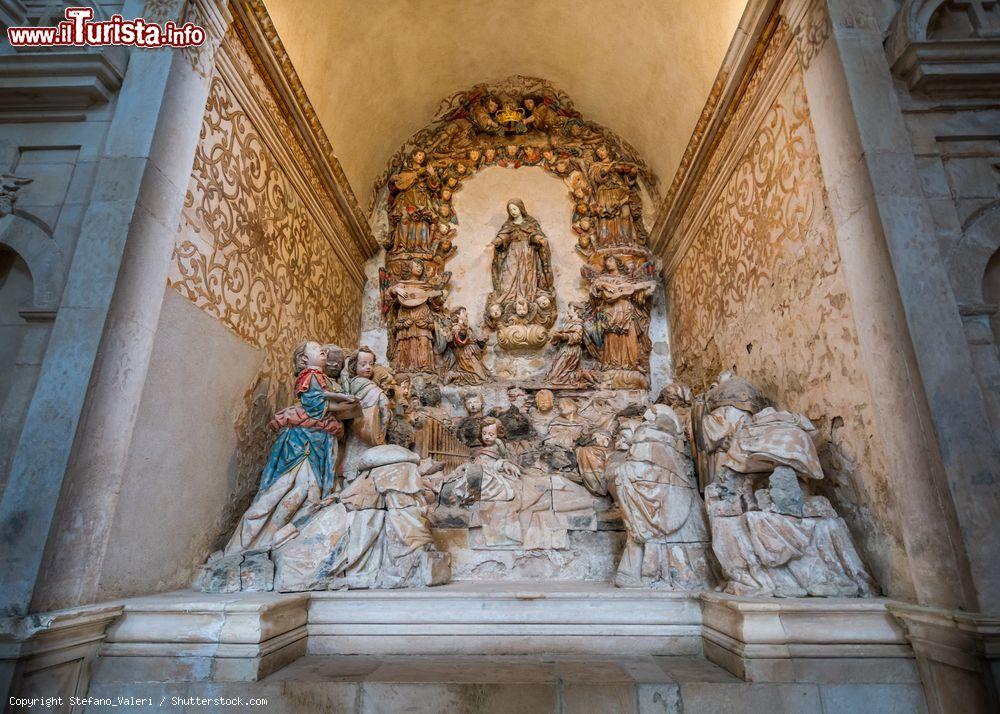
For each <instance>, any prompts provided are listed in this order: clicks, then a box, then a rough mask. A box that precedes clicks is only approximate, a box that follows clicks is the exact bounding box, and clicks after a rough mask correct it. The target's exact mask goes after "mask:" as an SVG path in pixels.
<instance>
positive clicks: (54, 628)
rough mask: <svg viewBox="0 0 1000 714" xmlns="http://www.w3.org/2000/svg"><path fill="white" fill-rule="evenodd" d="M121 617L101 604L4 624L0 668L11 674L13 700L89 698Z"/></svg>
mask: <svg viewBox="0 0 1000 714" xmlns="http://www.w3.org/2000/svg"><path fill="white" fill-rule="evenodd" d="M121 614H122V606H121V604H119V603H113V604H112V603H103V604H100V605H86V606H83V607H74V608H69V609H67V610H57V611H55V612H46V613H41V614H36V615H30V616H28V617H26V618H23V619H21V620H14V621H11V620H6V621H0V667H3V668H4V669H7V668H9V669H11V670H13V675H12V679H11V683H10V692H9V693H10V696H11V697H23V698H28V699H30V698H33V697H40V698H49V697H62V698H63V701H64V702H66V701H68V700H69V698H70V697H74V696H75V697H82V696H85V695H86V693H87V689H88V686H89V684H90V678H91V675H92V672H93V669H94V666H95V662H96V661H97V658H98V652H99V651H100V648H101V644H102V642H103V640H104V638H105V632H106V631H107V629H108V626H109V625H110V624H111V623H112V622H114V621H115V620H116V619H118V618H119V617H121ZM5 704H11V705H12V702H6V703H5ZM13 710H14V707H13V705H12V706H11V709H10V711H13ZM66 710H67V711H69V708H68V707H67V709H66Z"/></svg>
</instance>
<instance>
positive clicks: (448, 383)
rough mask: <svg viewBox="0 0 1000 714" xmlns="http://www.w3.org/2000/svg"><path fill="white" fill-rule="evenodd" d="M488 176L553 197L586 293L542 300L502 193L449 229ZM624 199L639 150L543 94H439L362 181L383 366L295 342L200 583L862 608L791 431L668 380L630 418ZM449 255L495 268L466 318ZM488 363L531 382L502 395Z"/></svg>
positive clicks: (544, 244)
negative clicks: (488, 226) (564, 198)
mask: <svg viewBox="0 0 1000 714" xmlns="http://www.w3.org/2000/svg"><path fill="white" fill-rule="evenodd" d="M492 165H498V166H505V167H510V168H515V169H516V168H519V167H522V166H539V167H542V168H544V169H545V170H546V171H548V172H549V173H551V174H553V175H555V176H558V177H559V178H560V179H562V181H563V182H564V184H565V186H566V188H567V194H568V197H569V198H570V201H571V204H572V212H571V218H570V220H571V222H572V229H573V231H574V232H575V234H576V236H577V242H576V251H577V253H578V254H579V256H580V258H581V260H582V264H583V265H582V269H581V270H580V271H579V277H578V279H579V280H580V281H581V288H583V290H582V291H581V292H582V293H583V294H585V295H586V299H585V300H582V301H578V302H569V303H567V302H565V301H564V298H565V296H560V295H559V294H558V291H557V289H556V285H557V280H556V273H557V271H559V270H566V269H567V266H565V265H554V264H553V260H552V251H551V246H550V243H549V238H548V237H547V235H546V230H545V226H543V225H541V223H540V222H539V221H538V220H537V219H536V218H535V217H534V216H533V215H532V213H531V206H530V205H526V204H525V203H524V202H523V201H521V200H520V199H517V198H507V199H506V200H504V202H503V203H502V204H501V205H502V208H503V216H504V218H503V221H502V223H501V224H500V225H499V226H498V228H497V230H496V233H495V235H493V236H492V238H487V237H484V236H478V237H477V236H464V235H461V236H460V227H459V222H458V216H456V215H455V212H454V209H453V206H452V199H453V197H454V195H455V193H456V192H457V191H459V190H460V189H461V187H462V184H463V182H464V181H466V180H467V179H468V178H469V177H470V176H472V175H473V174H474V173H475V172H476V171H478V170H479V169H481V168H483V167H486V166H492ZM644 187H645V189H646V190H650V191H654V192H655V181H654V180H653V177H652V175H651V174H650V172H649V171H648V169H647V168H646V167H645V166H644V164H643V163H642V162H641V161H640V160H639V159H637V158H636V153H635V151H634V150H632V149H631V147H629V146H628V145H627V144H626V143H625V142H623V141H621V140H620V139H619V138H618V137H616V136H615V135H613V134H612V133H611V132H609V131H608V130H606V129H604V128H603V127H601V126H599V125H597V124H594V123H592V122H588V121H586V120H584V119H582V118H581V117H580V115H579V114H578V113H577V112H576V111H575V110H574V109H573V108H572V105H571V103H570V102H569V100H568V99H567V98H566V97H565V95H563V94H561V93H559V92H556V91H555V90H553V89H552V88H551V87H550V86H548V85H547V84H545V83H542V82H539V81H536V80H530V79H528V78H523V77H516V78H512V79H510V80H506V81H505V82H501V83H498V84H495V85H481V86H477V87H474V88H473V89H472V90H469V91H467V92H460V93H458V94H456V95H454V96H452V97H450V98H449V99H448V100H446V101H445V103H444V106H443V109H442V111H441V112H440V114H439V116H438V118H437V119H436V120H435V122H433V123H432V124H431V125H430V126H429V127H428V128H426V129H425V130H423V131H422V132H420V133H418V134H417V135H416V136H415V137H413V139H411V141H410V142H408V143H407V144H406V145H405V146H404V147H403V149H401V150H400V152H399V153H397V155H396V156H395V157H393V159H392V160H391V161H390V166H389V169H388V170H387V171H386V173H385V175H384V176H383V178H382V181H381V182H380V184H379V186H378V187H377V188H379V189H384V191H383V193H382V196H383V199H384V204H383V207H384V209H385V211H386V215H387V218H388V221H387V226H388V229H387V231H386V233H385V236H384V241H383V243H384V247H385V266H384V268H382V269H381V271H380V274H379V286H378V287H379V295H380V297H381V309H382V314H383V316H384V318H385V327H386V331H387V333H388V334H387V337H388V340H387V343H388V348H387V351H386V357H387V362H388V364H379V363H378V359H377V357H376V355H375V353H374V351H372V350H370V349H368V348H367V347H360V348H359V349H357V350H356V351H354V352H353V353H352V354H350V355H348V354H347V351H345V350H344V349H342V348H341V347H339V346H337V345H331V344H326V345H323V344H321V343H320V342H315V341H307V342H304V343H302V344H301V345H300V346H299V348H298V349H297V350H296V351H295V353H294V355H293V357H292V371H293V374H294V384H295V387H294V390H293V391H294V393H293V394H291V395H289V396H290V397H291V399H292V403H291V405H290V406H288V407H286V408H285V409H282V410H281V411H279V412H278V413H276V414H275V415H274V418H273V420H272V421H271V427H272V429H274V430H275V431H276V438H275V441H274V443H273V446H272V449H271V452H270V457H269V459H268V462H267V464H266V465H265V467H264V469H263V472H262V475H261V480H260V484H259V488H258V491H257V494H256V496H255V497H254V500H253V502H252V503H251V504H250V506H249V508H248V509H247V510H246V512H245V513H244V514H243V516H242V517H241V519H240V521H239V523H237V524H235V527H234V528H233V532H232V535H231V537H230V538H229V540H228V543H227V544H226V546H225V547H224V548H223V549H221V550H220V551H219V552H218V553H216V554H215V555H213V556H212V557H211V558H210V559H209V561H208V562H207V563H206V564H205V566H203V568H202V570H201V574H200V579H199V585H200V587H202V588H203V589H205V590H211V591H236V590H270V589H277V590H283V591H299V590H316V589H328V588H334V589H336V588H401V587H418V586H429V585H436V584H441V583H444V582H448V581H449V580H450V579H451V578H452V576H453V575H455V576H456V577H459V578H461V579H476V578H480V579H489V578H491V577H505V576H508V575H510V576H511V577H512V578H513V577H515V576H516V577H521V576H522V575H523V574H525V573H529V574H534V575H533V576H536V577H553V578H564V577H574V576H573V575H572V573H575V574H576V575H575V577H584V578H587V577H591V578H592V577H593V574H594V573H595V572H600V573H604V575H603V577H607V578H609V579H612V580H613V581H614V584H615V585H617V586H619V587H636V588H640V587H649V588H660V589H666V590H671V591H676V592H681V593H688V594H696V593H699V592H704V591H705V590H707V589H711V588H718V589H722V590H724V591H725V592H727V593H730V594H733V595H742V596H752V595H759V596H779V597H800V596H807V595H812V596H848V597H854V596H868V595H871V594H872V593H873V592H874V590H875V586H874V583H873V582H872V580H871V578H870V576H869V575H868V573H867V571H866V569H865V567H864V564H863V563H862V561H861V558H860V557H859V555H858V553H857V552H856V550H855V548H854V545H853V543H852V540H851V536H850V534H849V532H848V530H847V526H846V524H845V523H844V521H843V520H842V519H841V518H840V517H839V516H838V515H837V513H836V511H835V510H834V508H833V506H832V505H831V503H830V501H829V500H828V499H827V498H825V497H824V496H823V495H822V494H821V493H819V492H818V491H817V485H822V483H823V480H824V474H823V469H822V466H821V464H820V461H819V457H818V455H817V450H816V445H815V443H814V438H815V430H814V428H813V426H812V424H811V423H810V421H809V419H807V418H806V417H805V416H803V415H799V414H792V413H789V412H786V411H782V410H780V409H779V408H777V407H776V406H774V405H771V404H769V403H768V401H767V399H766V398H765V397H764V395H762V394H761V393H760V392H759V391H758V390H757V389H756V388H755V387H754V385H753V384H751V383H750V382H749V381H747V380H745V379H743V378H741V377H739V376H737V375H735V374H732V373H730V372H724V373H722V374H720V375H719V377H718V379H717V381H716V382H715V383H713V384H712V385H711V386H710V387H709V388H708V389H706V390H705V391H704V392H703V393H701V394H698V395H692V393H691V390H690V389H689V388H688V387H686V386H685V385H683V384H680V383H677V382H671V383H669V384H668V385H667V387H666V388H664V389H663V391H662V392H661V393H660V395H659V396H658V398H657V399H656V400H650V398H649V385H650V379H649V377H650V374H649V372H650V364H649V356H650V352H651V349H652V344H651V342H650V337H649V324H650V312H651V305H652V303H653V301H654V299H655V296H656V295H657V292H658V290H659V287H660V285H659V277H658V276H659V273H660V269H659V265H658V263H657V261H656V260H655V258H654V257H653V256H652V254H651V253H650V252H649V250H648V248H647V247H646V242H647V234H646V228H645V224H644V223H643V200H642V196H641V193H642V190H643V188H644ZM498 203H499V200H498ZM459 240H461V241H473V240H475V241H481V243H480V246H481V247H482V248H484V249H487V250H488V251H489V255H490V257H491V261H490V271H489V272H490V275H489V288H490V291H489V294H488V296H487V297H486V300H485V306H484V310H483V313H482V314H470V312H469V310H468V309H467V308H466V307H465V306H462V305H452V304H450V303H449V285H450V281H451V277H452V276H451V273H450V272H449V271H448V270H447V262H448V260H449V258H450V257H451V256H452V255H453V254H454V253H455V252H456V250H457V242H458V241H459ZM487 241H489V242H488V243H487ZM559 284H564V283H559ZM502 355H522V356H523V355H534V356H535V359H536V362H537V363H539V364H541V365H543V366H544V369H542V370H540V371H537V373H532V374H531V376H530V377H529V378H526V377H524V375H519V374H517V373H513V377H511V376H510V374H508V375H507V376H506V377H503V378H501V377H500V376H498V374H497V371H496V370H495V369H493V368H492V367H493V366H494V365H495V364H496V362H497V360H498V359H499V358H500V357H501V356H502ZM449 531H450V533H448V532H449ZM602 549H603V550H602ZM581 554H583V555H582V556H581ZM588 554H589V556H588ZM588 557H589V558H590V559H589V560H588ZM611 557H614V558H615V561H614V562H611V561H610V558H611ZM546 563H547V564H548V566H546ZM545 567H549V570H545ZM532 569H534V570H532Z"/></svg>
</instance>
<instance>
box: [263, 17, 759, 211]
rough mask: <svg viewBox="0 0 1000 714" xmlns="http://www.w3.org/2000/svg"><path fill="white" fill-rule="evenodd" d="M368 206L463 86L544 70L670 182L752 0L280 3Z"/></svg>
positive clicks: (291, 39) (320, 108)
mask: <svg viewBox="0 0 1000 714" xmlns="http://www.w3.org/2000/svg"><path fill="white" fill-rule="evenodd" d="M265 4H266V6H267V10H268V12H269V13H270V15H271V17H272V19H273V21H274V25H275V28H276V29H277V31H278V34H279V35H280V36H281V38H282V41H283V42H284V44H285V47H286V48H287V50H288V54H289V56H290V58H291V60H292V63H293V64H294V66H295V70H296V72H298V75H299V77H300V78H301V80H302V84H303V86H304V87H305V89H306V92H307V93H308V95H309V98H310V100H311V101H312V103H313V104H314V106H315V108H316V111H317V113H318V115H319V118H320V120H321V121H322V123H323V126H324V128H325V130H326V132H327V134H328V135H329V137H330V140H331V142H332V143H333V146H334V148H335V150H336V152H337V156H338V158H339V159H340V161H341V164H342V165H343V167H344V171H345V172H346V174H347V177H348V179H349V180H350V182H351V185H352V186H353V187H354V190H355V192H356V193H357V194H358V196H359V198H360V200H361V202H362V203H366V202H367V201H368V199H369V197H370V188H371V184H372V182H373V181H374V179H375V177H376V176H377V175H378V174H379V172H381V171H382V169H383V167H384V163H385V161H386V159H387V158H388V157H389V156H390V155H391V154H392V153H393V152H394V151H395V150H396V149H397V148H398V147H399V146H400V145H401V144H402V143H403V141H404V140H405V139H406V138H407V137H409V136H410V135H411V134H413V133H414V132H416V131H417V130H418V129H420V128H421V127H423V126H424V125H425V124H426V123H427V122H428V121H429V120H430V119H431V118H432V116H433V115H434V113H435V111H436V109H437V103H438V101H440V99H442V98H443V97H445V96H448V95H450V94H451V93H453V92H456V91H459V90H462V89H466V88H467V87H469V86H472V85H474V84H477V83H479V82H486V81H493V80H498V79H502V78H503V77H506V76H509V75H512V74H524V75H530V76H536V77H542V78H544V79H547V80H549V81H551V82H552V83H553V84H554V85H555V86H557V87H558V88H560V89H562V90H564V91H566V92H567V93H568V94H569V96H570V97H572V98H573V99H574V101H575V102H576V104H577V108H578V109H579V110H580V111H581V112H583V113H584V115H586V116H587V117H588V118H590V119H592V120H594V121H597V122H600V123H601V124H604V125H606V126H608V127H611V128H613V129H614V130H615V131H616V132H618V133H619V135H621V136H622V137H624V138H625V139H627V140H628V141H631V142H632V143H633V144H634V145H635V146H636V147H637V148H638V150H639V152H640V153H641V154H642V155H643V156H645V157H646V158H647V159H648V160H649V163H650V166H651V167H652V169H653V170H654V171H655V172H656V173H657V174H658V175H659V176H660V177H661V179H662V180H664V181H669V179H670V177H671V176H672V175H673V173H674V169H675V168H676V167H677V165H678V163H679V161H680V157H681V154H682V153H683V151H684V148H685V146H686V145H687V141H688V137H689V136H690V135H691V131H692V129H693V128H694V125H695V122H696V121H697V119H698V116H699V113H700V112H701V109H702V106H703V105H704V103H705V99H706V97H707V96H708V93H709V89H710V88H711V86H712V82H713V81H714V80H715V76H716V73H717V72H718V70H719V66H720V64H721V62H722V58H723V57H724V56H725V53H726V50H727V48H728V46H729V41H730V40H731V39H732V37H733V33H734V31H735V30H736V26H737V23H738V22H739V19H740V16H741V14H742V12H743V9H744V7H745V6H746V0H707V1H697V0H616V1H613V2H612V1H610V0H576V2H554V1H552V2H538V1H535V0H531V1H529V2H496V1H495V0H380V1H379V2H354V1H352V0H324V2H315V0H266V1H265Z"/></svg>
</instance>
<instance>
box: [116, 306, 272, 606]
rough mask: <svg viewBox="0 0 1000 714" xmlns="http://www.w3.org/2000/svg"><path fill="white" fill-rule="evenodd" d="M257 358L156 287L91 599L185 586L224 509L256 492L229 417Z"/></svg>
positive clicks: (220, 530)
mask: <svg viewBox="0 0 1000 714" xmlns="http://www.w3.org/2000/svg"><path fill="white" fill-rule="evenodd" d="M263 360H264V352H263V350H260V349H256V348H254V347H253V346H251V345H249V344H247V343H246V342H244V341H243V340H241V339H240V338H239V337H237V336H236V335H235V334H233V333H232V332H231V331H230V330H228V329H226V327H224V326H223V325H222V324H221V323H220V322H218V321H217V320H215V319H213V318H212V317H211V316H209V315H208V314H206V313H205V312H203V311H202V310H199V309H198V308H196V307H195V306H194V305H192V304H191V303H190V302H189V301H187V300H186V299H184V298H183V297H181V296H180V295H178V294H177V293H176V292H175V291H174V290H171V289H169V288H167V289H166V294H165V295H164V300H163V311H162V313H161V315H160V324H159V327H158V329H157V335H156V342H155V346H154V350H153V359H152V361H151V362H150V365H149V378H148V379H147V381H146V386H145V389H144V390H143V395H142V403H141V405H140V408H139V416H138V419H137V420H136V427H135V438H134V439H133V441H132V447H131V450H130V452H129V459H128V467H127V469H126V477H125V481H124V483H123V485H122V492H121V496H120V498H119V505H118V509H117V511H116V512H115V517H114V526H113V528H112V532H111V537H110V539H109V544H108V552H107V554H106V557H105V559H104V565H103V573H102V575H101V581H100V599H102V600H103V599H111V598H116V597H125V596H128V595H136V594H142V593H148V592H164V591H167V590H173V589H176V588H184V587H188V586H189V585H190V583H191V578H192V575H193V574H194V571H195V568H196V567H197V565H199V564H201V563H203V562H204V561H205V559H206V558H207V556H208V555H209V554H210V553H211V552H212V550H213V549H214V548H216V547H218V541H219V539H220V538H221V537H225V536H227V535H228V531H229V530H231V528H232V527H233V523H232V521H233V518H232V515H233V514H232V510H233V506H232V504H234V503H244V504H245V503H246V502H247V500H248V498H249V497H251V496H252V494H253V493H254V492H255V491H256V488H257V482H256V481H254V480H252V479H250V478H248V475H247V474H241V473H240V469H239V468H238V467H237V463H236V452H237V421H238V418H239V416H240V413H241V411H242V410H243V401H244V392H245V391H246V390H247V385H248V384H250V383H251V382H252V380H253V377H254V375H255V374H256V373H257V371H258V370H259V369H260V367H261V366H262V363H263ZM258 476H259V474H258ZM237 515H238V514H237Z"/></svg>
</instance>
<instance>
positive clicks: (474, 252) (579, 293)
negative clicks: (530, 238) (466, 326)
mask: <svg viewBox="0 0 1000 714" xmlns="http://www.w3.org/2000/svg"><path fill="white" fill-rule="evenodd" d="M512 198H520V199H522V200H523V201H524V203H525V206H526V207H527V209H528V211H529V213H530V214H531V215H532V217H534V218H535V219H536V220H537V221H538V222H539V224H540V225H541V227H542V230H544V231H545V235H546V236H547V237H548V239H549V246H550V249H551V252H552V271H553V276H554V278H555V292H556V306H557V312H558V313H559V314H564V313H565V311H566V309H567V306H568V305H569V303H571V302H584V301H586V299H587V291H586V286H585V285H584V280H583V278H582V277H581V275H580V268H582V267H583V265H584V262H583V258H582V257H581V256H580V254H579V253H578V252H577V251H576V239H577V236H576V234H575V233H574V232H573V229H572V212H573V206H572V204H570V203H569V201H567V200H566V187H565V185H564V184H563V182H562V181H560V180H559V179H558V178H556V177H555V176H552V175H551V174H549V173H547V172H546V171H545V170H544V169H542V168H539V167H537V166H528V167H521V168H518V169H512V168H503V167H500V166H490V167H488V168H485V169H483V170H482V171H480V172H479V173H478V174H476V175H475V176H474V177H473V178H472V179H470V180H469V181H468V183H467V184H466V185H465V186H463V188H462V190H461V191H460V192H458V193H456V194H455V199H454V205H455V213H456V214H457V215H459V216H461V223H460V225H459V231H460V235H461V238H460V239H459V240H458V241H457V242H456V248H457V251H456V252H455V255H454V256H452V258H451V259H450V260H449V261H448V270H450V271H451V272H452V278H451V293H450V299H451V300H452V302H454V304H456V305H464V306H465V307H466V309H467V310H468V312H469V320H470V322H471V323H472V325H473V326H474V327H475V328H477V329H479V330H481V329H482V327H483V315H484V313H485V310H486V300H487V297H488V296H489V294H490V291H491V289H492V285H491V281H490V269H491V268H490V266H491V263H492V260H493V254H492V253H493V251H492V248H491V247H490V244H491V243H492V241H493V238H494V237H495V236H496V234H497V232H498V231H499V230H500V228H501V226H503V224H504V221H505V220H506V218H507V214H506V203H507V201H508V200H509V199H512ZM548 362H549V360H548V356H547V354H546V350H545V349H535V350H523V351H518V352H505V351H502V350H497V351H490V352H489V353H488V354H487V359H486V368H487V370H488V371H489V372H490V374H493V375H495V376H496V377H497V378H498V379H505V380H511V381H513V382H518V381H526V380H534V379H540V378H542V377H544V374H545V371H546V370H547V369H548Z"/></svg>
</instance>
